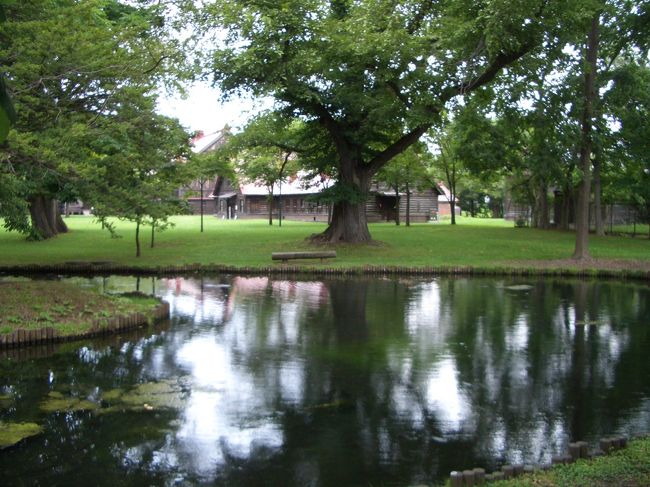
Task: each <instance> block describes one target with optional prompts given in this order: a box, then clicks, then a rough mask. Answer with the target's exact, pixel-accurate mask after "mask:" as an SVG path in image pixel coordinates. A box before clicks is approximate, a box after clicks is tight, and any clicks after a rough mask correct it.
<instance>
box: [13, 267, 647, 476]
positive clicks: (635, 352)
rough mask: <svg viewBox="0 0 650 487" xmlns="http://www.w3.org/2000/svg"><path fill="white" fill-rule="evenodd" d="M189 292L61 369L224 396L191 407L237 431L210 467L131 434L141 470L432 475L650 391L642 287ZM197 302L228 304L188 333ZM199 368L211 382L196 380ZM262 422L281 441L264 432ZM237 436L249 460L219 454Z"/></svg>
mask: <svg viewBox="0 0 650 487" xmlns="http://www.w3.org/2000/svg"><path fill="white" fill-rule="evenodd" d="M229 284H232V287H227V286H228V285H229ZM513 284H515V286H514V287H513ZM522 284H523V285H524V286H522ZM184 285H185V284H184ZM184 289H185V288H184ZM186 289H187V291H184V292H183V293H178V294H177V295H176V296H173V298H174V299H178V300H179V301H178V306H177V308H176V309H177V310H179V311H183V312H182V313H181V314H180V316H178V315H177V316H176V317H175V318H174V319H175V325H174V327H173V328H172V330H171V331H170V332H168V333H166V335H165V336H163V337H161V336H159V337H156V338H155V339H152V340H134V341H133V342H127V343H122V344H121V345H120V346H119V348H108V349H107V348H102V349H93V348H92V347H90V348H89V349H88V350H87V351H86V352H84V353H81V352H80V353H79V355H78V357H77V359H76V360H75V361H73V363H68V364H65V365H63V364H61V365H60V366H58V367H57V368H56V370H55V371H56V374H57V377H60V378H61V380H66V381H70V383H71V384H73V386H72V387H78V388H79V390H80V391H81V389H82V388H83V387H86V388H87V385H88V384H92V383H96V384H99V383H101V384H102V386H101V387H104V388H105V387H113V386H117V385H119V384H128V383H132V382H142V381H146V380H152V379H155V378H157V377H169V376H175V375H179V376H182V375H187V374H189V375H190V377H191V378H192V380H193V381H194V382H193V385H192V395H196V397H195V399H196V400H199V399H200V397H201V394H203V395H206V396H209V395H212V396H213V397H219V398H221V399H220V402H215V404H218V407H217V406H215V407H214V409H212V410H207V411H206V410H205V409H200V408H199V409H197V411H201V412H202V414H207V415H214V417H219V418H220V421H221V420H223V421H222V423H223V424H224V425H227V427H228V428H229V429H228V431H220V432H218V434H219V435H221V438H215V439H214V440H210V438H208V439H207V440H206V442H207V443H206V445H207V446H208V447H209V448H212V449H222V450H223V456H222V458H221V459H220V460H219V462H220V463H215V462H212V463H209V464H208V467H206V465H204V464H202V463H201V462H202V461H203V460H201V459H199V458H198V457H197V453H196V449H197V445H198V443H195V442H194V443H193V442H192V441H187V442H186V443H183V441H181V440H180V439H178V438H176V439H175V438H174V436H173V434H171V435H167V436H165V437H164V438H163V439H164V442H163V443H164V444H161V441H162V440H160V439H159V440H158V442H154V443H152V444H148V443H146V441H145V442H140V440H138V439H137V438H131V437H130V438H129V440H128V441H129V442H131V443H128V444H127V445H126V446H127V447H128V448H131V449H133V451H139V450H138V448H140V449H141V450H142V451H143V455H144V457H143V458H145V459H146V458H151V459H153V458H159V457H161V456H165V455H168V454H171V453H174V454H175V455H177V461H180V462H181V463H182V465H183V468H185V469H187V471H188V474H189V477H188V478H191V473H192V472H199V471H200V472H202V475H208V474H205V468H212V469H213V470H212V473H211V474H210V475H211V477H210V476H209V479H211V480H216V481H219V482H223V483H231V484H247V485H256V484H260V483H263V482H262V481H261V480H259V479H260V478H262V479H266V480H271V481H273V480H277V481H278V482H279V483H287V484H291V483H294V484H305V483H309V481H310V480H313V479H315V478H317V479H319V481H320V482H321V483H322V484H339V485H345V484H349V483H351V482H357V483H364V482H374V483H379V482H380V481H384V482H387V483H388V482H391V481H396V482H401V483H409V482H411V483H419V482H428V481H431V480H433V479H435V478H436V477H439V476H442V475H444V474H446V473H448V471H449V470H451V469H455V468H462V467H464V466H473V465H477V464H482V465H485V466H490V465H493V464H494V463H496V461H498V459H499V457H500V456H505V455H506V454H507V455H509V459H510V460H518V459H520V460H526V461H528V460H530V461H533V460H536V459H537V458H540V457H541V456H542V455H548V454H550V452H551V451H552V450H553V448H559V446H560V444H563V443H564V442H566V441H567V440H568V439H569V438H571V439H573V438H577V437H578V436H582V435H586V434H590V435H593V436H598V435H600V434H609V433H611V432H613V431H615V430H617V429H625V428H630V427H632V426H631V425H634V423H633V422H634V421H638V419H636V418H638V417H639V416H638V415H637V413H638V411H639V407H640V402H641V401H642V400H643V398H646V399H647V398H648V397H649V396H650V390H649V388H650V385H649V384H648V381H647V377H649V376H650V364H649V361H647V360H645V358H646V353H647V349H648V346H650V336H649V331H648V330H649V329H650V326H648V323H647V318H645V317H646V316H650V309H649V307H650V304H649V302H650V299H648V290H647V288H645V287H642V286H632V285H619V284H613V285H610V284H609V283H588V282H583V281H535V280H532V281H530V282H525V283H521V282H517V283H512V282H509V281H507V280H501V281H496V282H495V281H487V280H485V281H484V280H477V279H474V280H469V279H439V280H433V281H428V282H419V281H409V280H406V281H401V282H398V281H394V280H363V279H358V280H332V281H323V282H320V281H288V280H273V279H269V278H252V279H249V278H236V279H234V280H232V281H231V280H228V281H224V280H223V279H222V280H218V281H217V280H211V279H206V280H204V282H203V283H201V282H200V281H198V280H197V281H193V280H188V282H187V287H186ZM193 289H195V290H196V291H197V292H198V293H199V294H200V297H199V295H195V294H196V293H194V294H192V293H190V292H189V290H193ZM222 289H227V290H228V291H227V293H224V292H223V291H222ZM201 291H202V293H201ZM174 292H175V289H174ZM170 299H171V298H170ZM183 300H185V301H183ZM181 301H182V302H181ZM183 303H185V304H183ZM190 303H194V305H195V306H198V305H201V306H203V305H205V306H208V307H211V308H210V309H215V310H223V309H224V308H225V307H226V303H229V304H228V305H227V306H229V307H230V309H231V311H230V313H229V314H228V315H227V316H228V319H226V320H223V319H222V317H223V316H224V315H223V314H222V313H212V314H210V315H208V314H206V313H202V314H201V317H202V318H201V319H200V320H199V321H198V322H190V321H188V320H190V318H191V316H193V314H191V313H190V314H185V309H186V308H185V306H187V310H188V311H189V308H190V306H189V304H190ZM197 316H198V315H197ZM644 319H645V320H646V323H645V325H644V324H643V320H644ZM581 322H586V323H589V325H586V326H585V325H580V324H579V323H581ZM195 345H201V346H202V347H204V346H205V347H207V348H200V347H199V348H192V347H193V346H195ZM183 350H186V351H185V352H183ZM196 350H202V353H204V352H205V355H204V356H201V357H193V356H192V354H193V353H194V351H196ZM212 351H216V352H218V353H219V354H221V355H220V357H217V356H216V355H215V354H214V353H212ZM217 358H219V360H217ZM193 360H194V361H193ZM201 361H203V362H206V361H207V363H199V362H201ZM82 365H83V367H82ZM195 366H196V367H203V368H207V369H208V370H209V372H210V376H209V378H212V379H211V380H212V382H209V383H207V385H206V384H202V383H200V382H201V381H200V380H199V377H198V376H197V375H196V370H193V369H192V367H195ZM222 383H223V384H226V385H222ZM74 384H78V386H75V385H74ZM621 384H625V385H624V386H621ZM621 387H624V388H626V390H625V392H624V393H622V392H621ZM43 388H46V386H45V385H44V386H43V387H42V389H43ZM27 389H28V387H27V383H26V385H25V390H27ZM242 398H245V400H244V399H242ZM190 400H192V397H190ZM614 412H616V414H617V415H618V416H619V417H620V419H615V416H614ZM185 413H187V414H190V413H188V412H185ZM185 413H183V414H185ZM192 414H194V413H192ZM197 414H198V413H197ZM193 420H196V418H191V417H189V416H188V417H185V416H182V422H183V424H184V423H185V422H189V421H193ZM84 422H88V424H90V422H89V419H87V418H82V424H83V423H84ZM222 423H219V424H222ZM181 427H182V425H181ZM264 428H267V431H268V428H271V429H272V432H276V431H277V432H278V435H279V440H278V441H270V442H266V441H265V439H264V437H262V436H256V432H257V431H260V430H261V431H265V430H264ZM61 434H63V433H61ZM230 434H232V436H233V437H232V438H231V437H230V436H229V435H230ZM242 437H250V440H249V441H250V445H249V448H248V449H244V450H245V451H244V453H242V452H237V449H236V448H235V447H233V445H232V444H230V443H229V442H230V441H233V442H235V443H236V442H237V441H242V440H241V438H242ZM70 441H72V440H70ZM278 445H281V446H278ZM548 445H552V447H551V449H550V450H549V448H548ZM204 446H205V445H204ZM206 448H207V447H206ZM157 450H159V451H157ZM121 451H122V450H119V449H118V450H116V455H117V454H119V453H120V452H121ZM152 452H156V455H153V454H152ZM351 457H352V458H354V461H350V458H351ZM143 461H144V460H143ZM151 461H152V462H153V460H151ZM215 465H216V466H215ZM151 468H152V469H155V468H158V469H160V468H163V467H161V466H160V465H153V464H152V465H151Z"/></svg>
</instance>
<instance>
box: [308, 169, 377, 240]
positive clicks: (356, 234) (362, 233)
mask: <svg viewBox="0 0 650 487" xmlns="http://www.w3.org/2000/svg"><path fill="white" fill-rule="evenodd" d="M345 169H346V170H345V171H341V175H340V179H339V184H342V185H345V186H346V187H348V188H353V189H354V191H355V193H356V195H355V196H356V197H355V199H354V201H348V200H341V201H337V202H335V203H334V205H333V208H332V216H331V220H330V224H329V226H328V227H327V228H326V229H325V231H324V232H323V233H321V234H317V235H314V236H313V237H312V240H314V241H316V242H328V243H341V242H346V243H367V242H370V241H371V240H372V237H371V236H370V230H368V219H367V217H366V200H367V199H368V193H369V191H370V177H371V174H370V173H369V172H368V171H366V170H364V169H363V168H357V169H355V168H354V167H352V166H346V167H345Z"/></svg>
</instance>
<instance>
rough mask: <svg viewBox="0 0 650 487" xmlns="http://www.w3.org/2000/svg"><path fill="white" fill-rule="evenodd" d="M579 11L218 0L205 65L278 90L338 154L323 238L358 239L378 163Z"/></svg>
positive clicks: (558, 4)
mask: <svg viewBox="0 0 650 487" xmlns="http://www.w3.org/2000/svg"><path fill="white" fill-rule="evenodd" d="M585 12H587V14H588V13H589V2H588V1H587V0H584V1H582V0H571V1H566V0H564V1H559V0H539V1H531V0H527V1H523V0H518V1H517V0H516V1H508V2H506V1H503V0H492V1H486V2H480V3H478V2H473V3H468V2H465V1H462V0H453V1H447V2H430V1H414V0H411V1H409V0H402V1H395V0H366V1H363V2H352V1H346V0H338V1H326V0H309V1H304V0H287V1H283V2H267V1H262V0H253V1H246V2H243V1H238V0H219V1H216V2H214V3H212V4H211V5H210V6H209V7H207V11H206V13H207V14H209V15H204V16H203V17H202V19H204V20H203V21H204V22H206V24H205V26H206V28H214V29H219V31H218V32H221V33H222V35H221V36H220V38H221V40H220V41H217V42H219V46H218V47H217V48H216V49H215V50H214V53H213V59H212V69H213V72H214V78H215V81H216V82H217V83H218V84H219V85H220V87H221V88H222V89H223V90H224V92H225V93H226V94H231V93H237V92H240V91H247V92H250V93H252V94H253V95H257V96H271V97H273V98H274V99H275V100H276V102H277V105H276V107H277V110H279V111H282V112H284V114H286V115H288V116H290V117H294V118H299V119H301V120H302V121H303V123H304V126H305V128H306V130H311V131H312V133H315V134H317V136H318V137H319V138H320V139H321V140H323V141H324V145H327V146H328V147H329V150H330V152H331V153H333V154H334V160H333V161H332V167H331V174H332V175H333V176H334V177H335V178H336V180H337V184H338V186H339V191H338V194H339V195H341V197H340V198H339V199H338V200H337V201H336V202H335V204H334V210H333V215H332V222H331V224H330V226H329V227H328V228H327V230H326V231H325V232H324V233H323V234H322V235H321V236H320V238H321V239H323V240H326V241H329V242H339V241H347V242H365V241H369V240H370V238H371V237H370V232H369V231H368V227H367V221H366V215H365V199H366V198H367V195H368V191H369V187H370V182H371V180H372V179H373V177H374V176H375V174H376V173H377V172H378V171H379V170H380V169H381V168H382V167H384V166H385V165H386V164H387V163H388V162H389V161H390V160H391V159H393V158H394V157H395V156H397V155H398V154H400V153H402V152H403V151H404V150H406V149H407V148H408V147H410V146H411V145H412V144H414V143H415V142H416V141H417V140H418V139H419V138H420V137H421V136H422V135H423V134H424V133H425V132H427V130H428V129H430V128H431V127H432V126H434V125H435V124H437V123H438V122H439V121H440V114H441V113H442V111H443V110H444V109H445V105H446V104H447V103H448V102H449V101H450V100H452V99H454V98H456V97H461V96H463V95H466V94H468V93H471V92H473V91H474V90H477V89H478V88H480V87H482V86H484V85H486V84H488V83H490V82H492V81H493V80H494V79H495V77H496V76H497V75H498V74H499V73H500V72H501V71H502V70H503V69H504V68H506V67H508V66H510V65H512V64H513V63H516V62H517V61H519V60H520V59H521V58H522V57H523V56H525V55H526V54H527V53H529V52H530V51H532V50H534V49H536V48H541V46H548V45H555V44H558V43H560V44H561V43H562V41H561V36H562V31H563V30H567V31H571V29H573V28H574V22H576V21H581V20H582V16H583V15H585ZM206 19H207V20H206ZM215 37H219V36H215Z"/></svg>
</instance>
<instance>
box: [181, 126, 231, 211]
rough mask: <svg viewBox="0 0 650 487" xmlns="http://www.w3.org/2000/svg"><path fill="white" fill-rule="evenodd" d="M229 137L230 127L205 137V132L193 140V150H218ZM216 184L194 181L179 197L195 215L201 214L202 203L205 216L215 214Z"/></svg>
mask: <svg viewBox="0 0 650 487" xmlns="http://www.w3.org/2000/svg"><path fill="white" fill-rule="evenodd" d="M229 136H230V127H228V126H227V125H226V126H225V127H224V128H223V129H221V130H218V131H217V132H214V133H212V134H207V135H205V134H203V132H199V133H198V134H197V136H196V137H194V139H192V150H193V151H194V152H195V153H197V154H204V153H206V152H210V151H213V150H216V149H218V148H219V147H220V146H222V145H223V144H225V143H226V141H227V140H228V137H229ZM216 182H217V181H216V180H215V179H209V180H204V181H199V180H196V181H192V182H191V183H190V184H189V185H188V186H187V187H185V188H181V189H179V190H178V197H179V198H184V199H185V200H186V201H187V202H188V203H189V205H190V210H191V211H192V214H194V215H196V214H199V213H200V212H201V203H203V212H204V213H205V214H210V215H211V214H214V213H215V211H216V204H215V198H214V196H213V194H214V190H215V184H216ZM202 186H203V187H202Z"/></svg>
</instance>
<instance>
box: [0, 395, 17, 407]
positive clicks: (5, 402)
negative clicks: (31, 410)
mask: <svg viewBox="0 0 650 487" xmlns="http://www.w3.org/2000/svg"><path fill="white" fill-rule="evenodd" d="M13 403H14V396H12V395H11V394H0V409H8V408H10V407H11V405H12V404H13Z"/></svg>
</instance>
